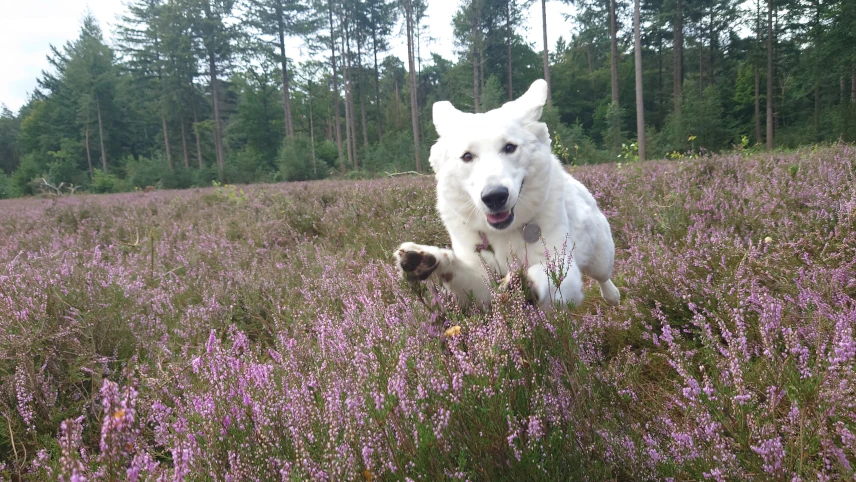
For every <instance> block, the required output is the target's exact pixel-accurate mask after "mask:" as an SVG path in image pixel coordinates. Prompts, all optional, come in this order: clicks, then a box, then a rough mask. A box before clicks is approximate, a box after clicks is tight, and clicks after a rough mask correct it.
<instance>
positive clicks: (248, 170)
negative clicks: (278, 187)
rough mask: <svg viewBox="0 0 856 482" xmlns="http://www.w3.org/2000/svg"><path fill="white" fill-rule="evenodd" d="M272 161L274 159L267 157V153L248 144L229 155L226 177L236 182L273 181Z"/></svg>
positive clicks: (274, 178)
mask: <svg viewBox="0 0 856 482" xmlns="http://www.w3.org/2000/svg"><path fill="white" fill-rule="evenodd" d="M274 161H275V159H273V158H270V157H268V155H267V154H265V153H262V152H259V151H257V150H256V149H255V148H254V147H252V146H250V145H248V146H246V147H244V148H243V149H241V150H240V151H238V152H236V153H235V154H234V155H233V156H230V157H229V159H228V160H227V165H226V177H227V178H228V179H229V181H230V182H233V183H236V184H250V183H252V182H274V181H276V180H277V178H276V171H275V169H274Z"/></svg>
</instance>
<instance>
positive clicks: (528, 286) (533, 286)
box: [499, 272, 547, 305]
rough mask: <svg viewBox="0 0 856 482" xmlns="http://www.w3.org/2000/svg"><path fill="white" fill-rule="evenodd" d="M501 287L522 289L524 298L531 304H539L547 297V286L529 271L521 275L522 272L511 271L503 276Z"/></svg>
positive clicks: (504, 289)
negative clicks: (542, 284)
mask: <svg viewBox="0 0 856 482" xmlns="http://www.w3.org/2000/svg"><path fill="white" fill-rule="evenodd" d="M499 289H500V290H501V291H516V290H520V291H521V292H522V293H523V299H525V300H526V302H527V303H529V304H531V305H538V304H540V303H541V300H543V299H545V298H546V297H547V288H546V286H541V284H540V283H539V280H538V279H537V278H533V277H532V276H531V275H530V274H529V273H526V274H525V275H523V276H521V273H518V272H509V273H508V274H507V275H505V277H504V278H502V282H501V283H500V284H499Z"/></svg>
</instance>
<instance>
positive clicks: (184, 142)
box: [181, 119, 190, 169]
mask: <svg viewBox="0 0 856 482" xmlns="http://www.w3.org/2000/svg"><path fill="white" fill-rule="evenodd" d="M181 149H182V151H183V152H184V168H185V169H190V151H188V150H187V127H186V126H185V125H184V119H182V120H181Z"/></svg>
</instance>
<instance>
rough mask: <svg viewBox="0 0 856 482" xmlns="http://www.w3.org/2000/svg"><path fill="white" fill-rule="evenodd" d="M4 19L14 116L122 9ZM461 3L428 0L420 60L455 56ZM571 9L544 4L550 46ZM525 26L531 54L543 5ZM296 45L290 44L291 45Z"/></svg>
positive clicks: (36, 2) (110, 26) (21, 2)
mask: <svg viewBox="0 0 856 482" xmlns="http://www.w3.org/2000/svg"><path fill="white" fill-rule="evenodd" d="M3 3H4V5H3V15H0V46H2V47H0V104H5V105H6V106H7V107H8V108H9V109H11V110H12V111H15V112H17V111H18V109H20V108H21V106H23V105H24V103H25V102H26V101H27V98H28V96H29V94H30V93H31V92H32V91H33V90H34V89H35V87H36V79H37V78H38V77H39V76H40V75H41V72H42V71H43V70H47V69H49V64H48V61H47V59H46V56H47V54H48V53H49V52H50V45H55V46H57V47H59V46H62V45H64V44H65V42H67V41H70V40H74V39H75V38H77V35H78V31H79V29H80V20H81V18H82V17H83V13H84V12H85V11H86V10H87V9H89V10H90V11H91V12H92V14H93V15H94V16H95V18H97V19H98V21H99V22H100V23H101V28H102V30H103V31H104V34H105V37H106V38H107V41H108V42H112V32H113V30H114V26H115V25H116V23H117V20H116V19H117V17H118V16H120V15H121V14H122V13H123V12H124V11H125V7H124V5H123V3H124V2H123V1H121V0H4V1H3ZM459 3H460V0H430V1H429V2H428V12H427V15H428V18H427V19H426V20H425V22H426V24H427V25H428V32H429V33H430V36H431V37H432V38H431V39H423V44H422V54H423V59H426V58H430V53H431V52H436V53H438V54H440V55H442V56H443V57H445V58H448V59H454V58H456V57H457V56H456V55H455V53H454V48H455V46H454V40H453V37H452V25H451V21H452V15H453V14H454V12H455V11H456V10H457V8H458V5H459ZM572 11H573V10H572V7H570V6H568V5H565V4H564V3H561V2H556V1H549V2H547V35H548V39H547V40H548V42H549V44H550V47H551V48H552V47H553V46H554V45H556V40H558V38H559V36H565V37H566V38H567V37H569V36H570V28H571V23H570V22H569V21H566V20H565V15H567V14H570V13H572ZM528 17H529V20H528V22H527V23H526V27H527V31H526V32H525V37H526V39H527V41H529V43H530V44H533V45H534V46H535V50H536V51H539V52H540V50H541V49H540V45H541V42H542V40H541V35H542V31H541V2H538V1H535V2H532V7H531V8H530V10H529V15H528ZM294 43H295V42H292V45H294ZM390 43H391V46H392V53H393V54H395V55H397V56H399V57H401V58H402V59H403V60H405V62H406V60H407V45H406V42H405V39H404V38H403V35H400V36H397V37H395V38H393V39H391V41H390ZM290 55H291V56H293V57H295V58H298V59H299V58H301V57H304V56H305V55H304V54H303V52H301V51H300V49H299V47H298V51H292V52H290Z"/></svg>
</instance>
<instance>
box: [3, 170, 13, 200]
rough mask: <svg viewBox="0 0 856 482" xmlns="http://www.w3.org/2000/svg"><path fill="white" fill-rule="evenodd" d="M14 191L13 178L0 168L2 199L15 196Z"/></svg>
mask: <svg viewBox="0 0 856 482" xmlns="http://www.w3.org/2000/svg"><path fill="white" fill-rule="evenodd" d="M13 195H14V191H13V189H12V179H10V177H9V176H8V175H7V174H6V173H5V172H3V171H2V170H0V199H8V198H10V197H13Z"/></svg>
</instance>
